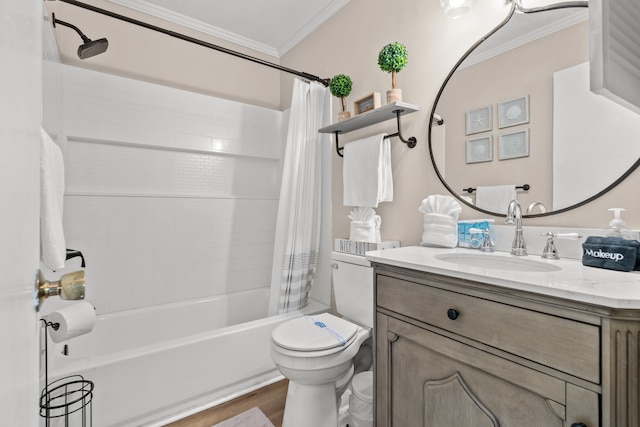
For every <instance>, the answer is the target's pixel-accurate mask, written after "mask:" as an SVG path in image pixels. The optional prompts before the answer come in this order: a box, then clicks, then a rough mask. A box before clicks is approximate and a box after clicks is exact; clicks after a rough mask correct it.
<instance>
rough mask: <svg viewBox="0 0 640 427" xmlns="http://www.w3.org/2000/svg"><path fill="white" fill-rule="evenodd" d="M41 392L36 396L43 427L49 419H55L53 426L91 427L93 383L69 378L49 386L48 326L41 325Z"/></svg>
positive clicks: (61, 379)
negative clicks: (42, 331)
mask: <svg viewBox="0 0 640 427" xmlns="http://www.w3.org/2000/svg"><path fill="white" fill-rule="evenodd" d="M43 322H44V325H45V340H44V372H45V374H44V384H45V386H44V388H43V389H42V392H41V393H40V416H41V417H43V418H45V419H46V427H50V425H51V420H52V419H58V422H57V423H56V426H58V425H61V424H62V423H64V424H62V425H64V426H65V427H68V426H70V425H71V424H70V423H71V422H72V421H73V425H81V426H82V427H87V426H89V427H90V426H92V425H93V404H92V401H93V388H94V384H93V381H89V380H85V379H84V377H83V376H82V375H70V376H68V377H64V378H59V379H57V380H55V381H52V382H49V361H48V348H47V347H48V346H47V336H46V333H47V328H48V327H49V326H51V325H50V324H49V323H48V322H46V321H44V320H43Z"/></svg>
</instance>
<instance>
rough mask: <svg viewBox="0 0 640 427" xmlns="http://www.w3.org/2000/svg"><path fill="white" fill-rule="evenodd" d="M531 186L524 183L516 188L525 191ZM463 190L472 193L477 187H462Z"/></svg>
mask: <svg viewBox="0 0 640 427" xmlns="http://www.w3.org/2000/svg"><path fill="white" fill-rule="evenodd" d="M530 188H531V186H530V185H529V184H524V185H518V186H516V189H518V190H524V191H529V189H530ZM462 191H466V192H467V193H469V194H471V193H473V192H474V191H476V189H475V188H471V187H469V188H463V189H462Z"/></svg>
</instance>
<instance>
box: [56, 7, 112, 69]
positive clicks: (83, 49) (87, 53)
mask: <svg viewBox="0 0 640 427" xmlns="http://www.w3.org/2000/svg"><path fill="white" fill-rule="evenodd" d="M51 20H52V22H53V28H55V27H56V24H60V25H63V26H65V27H69V28H71V29H72V30H74V31H75V32H76V33H78V35H79V36H80V37H81V38H82V41H83V42H84V43H82V44H81V45H80V46H78V58H80V59H87V58H91V57H92V56H96V55H100V54H101V53H104V52H105V51H106V50H107V48H108V47H109V41H108V40H107V39H106V38H104V37H103V38H101V39H98V40H91V39H90V38H89V37H87V36H85V35H84V33H83V32H82V31H80V29H79V28H78V27H76V26H75V25H73V24H70V23H68V22H65V21H61V20H59V19H56V14H55V13H52V14H51Z"/></svg>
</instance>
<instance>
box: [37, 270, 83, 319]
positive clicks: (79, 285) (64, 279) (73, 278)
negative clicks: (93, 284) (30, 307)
mask: <svg viewBox="0 0 640 427" xmlns="http://www.w3.org/2000/svg"><path fill="white" fill-rule="evenodd" d="M84 288H85V280H84V270H80V271H74V272H73V273H67V274H64V275H62V276H60V279H59V280H57V281H49V280H46V279H45V278H44V276H43V275H42V272H38V277H37V278H36V296H35V300H34V305H35V308H36V311H40V306H41V305H42V302H43V301H44V300H45V299H47V298H49V297H51V296H56V295H58V296H60V298H62V299H63V300H69V301H77V300H81V299H84Z"/></svg>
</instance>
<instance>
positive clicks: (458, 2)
mask: <svg viewBox="0 0 640 427" xmlns="http://www.w3.org/2000/svg"><path fill="white" fill-rule="evenodd" d="M472 1H473V0H440V6H442V9H443V10H444V14H445V15H446V16H447V18H451V19H456V18H459V17H461V16H462V15H464V14H466V13H467V12H469V9H471V3H472Z"/></svg>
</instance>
